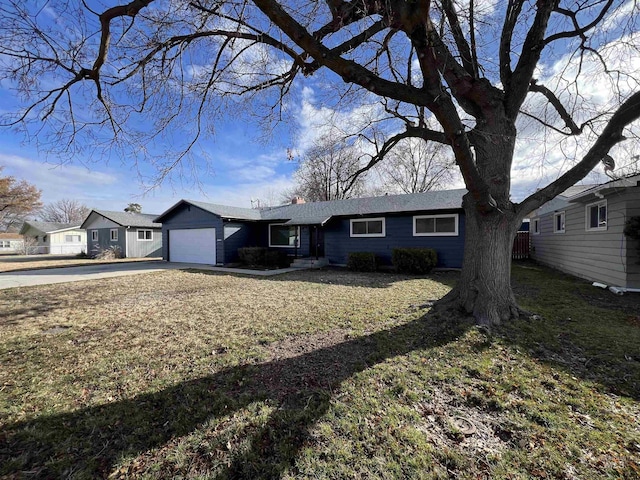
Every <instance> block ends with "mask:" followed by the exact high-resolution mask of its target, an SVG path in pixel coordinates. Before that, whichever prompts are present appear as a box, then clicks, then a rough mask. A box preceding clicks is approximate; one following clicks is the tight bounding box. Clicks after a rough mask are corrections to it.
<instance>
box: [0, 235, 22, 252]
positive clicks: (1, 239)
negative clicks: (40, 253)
mask: <svg viewBox="0 0 640 480" xmlns="http://www.w3.org/2000/svg"><path fill="white" fill-rule="evenodd" d="M23 245H24V240H23V239H22V235H20V234H19V233H0V253H20V252H21V251H22V247H23Z"/></svg>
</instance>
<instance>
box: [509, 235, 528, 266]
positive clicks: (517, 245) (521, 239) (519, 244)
mask: <svg viewBox="0 0 640 480" xmlns="http://www.w3.org/2000/svg"><path fill="white" fill-rule="evenodd" d="M530 247H531V243H530V240H529V232H518V233H517V234H516V238H515V240H514V241H513V249H512V251H511V258H512V259H513V260H523V259H525V258H529V251H530Z"/></svg>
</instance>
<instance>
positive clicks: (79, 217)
mask: <svg viewBox="0 0 640 480" xmlns="http://www.w3.org/2000/svg"><path fill="white" fill-rule="evenodd" d="M89 212H91V209H90V208H89V207H87V206H86V205H84V204H83V203H81V202H79V201H78V200H70V199H67V198H63V199H61V200H58V201H57V202H52V203H49V204H47V205H45V206H44V208H43V209H42V212H40V219H41V220H42V221H43V222H56V223H77V224H78V225H79V224H81V223H82V222H84V219H85V218H87V215H89Z"/></svg>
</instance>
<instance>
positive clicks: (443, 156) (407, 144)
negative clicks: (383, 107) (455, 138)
mask: <svg viewBox="0 0 640 480" xmlns="http://www.w3.org/2000/svg"><path fill="white" fill-rule="evenodd" d="M378 166H379V167H378V173H379V174H380V177H381V180H382V188H383V189H384V191H385V192H388V193H422V192H427V191H429V190H440V189H443V188H445V187H446V186H448V185H449V184H450V183H451V181H452V180H453V177H454V174H455V168H456V164H455V161H454V159H453V155H452V154H451V153H450V152H449V149H447V148H446V146H444V145H442V144H441V143H435V142H425V141H423V140H422V139H404V140H401V141H400V142H399V143H398V145H397V146H396V148H395V149H394V150H392V151H391V152H389V155H388V156H387V159H386V161H385V162H381V163H380V164H378Z"/></svg>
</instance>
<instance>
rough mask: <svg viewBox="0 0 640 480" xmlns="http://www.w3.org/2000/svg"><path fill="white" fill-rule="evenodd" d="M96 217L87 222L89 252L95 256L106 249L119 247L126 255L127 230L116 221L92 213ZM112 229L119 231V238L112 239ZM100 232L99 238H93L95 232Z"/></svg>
mask: <svg viewBox="0 0 640 480" xmlns="http://www.w3.org/2000/svg"><path fill="white" fill-rule="evenodd" d="M92 215H93V216H94V219H93V220H92V221H91V222H90V223H87V224H86V227H87V254H89V255H92V256H95V255H97V254H99V253H100V252H102V251H104V250H108V249H110V248H118V249H120V252H121V253H122V255H126V253H127V247H126V230H125V228H124V227H121V226H120V225H118V224H117V223H115V222H112V221H111V220H108V219H106V218H104V217H102V216H100V215H97V214H95V213H94V214H92ZM111 230H117V231H118V240H117V241H112V240H111ZM94 231H96V232H98V239H97V240H93V233H92V232H94Z"/></svg>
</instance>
